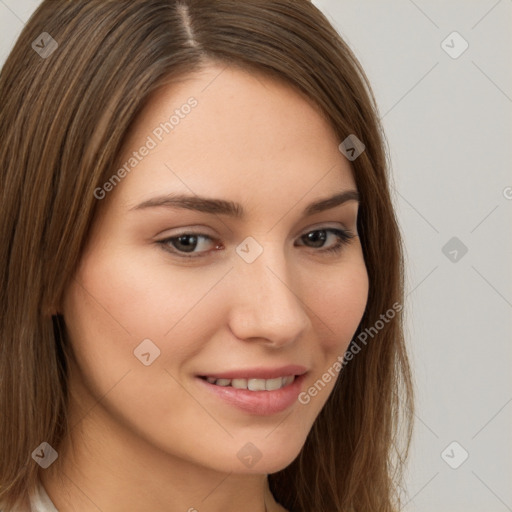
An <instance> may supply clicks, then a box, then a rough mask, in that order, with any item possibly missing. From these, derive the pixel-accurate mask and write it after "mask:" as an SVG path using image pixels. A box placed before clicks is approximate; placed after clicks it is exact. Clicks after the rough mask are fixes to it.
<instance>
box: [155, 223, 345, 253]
mask: <svg viewBox="0 0 512 512" xmlns="http://www.w3.org/2000/svg"><path fill="white" fill-rule="evenodd" d="M320 231H325V232H328V233H333V234H334V235H336V236H337V237H338V241H337V243H336V244H335V245H333V246H332V247H329V248H328V249H319V250H317V251H315V252H320V253H327V254H337V253H339V252H340V251H341V250H342V249H343V247H344V246H345V245H347V244H348V243H349V242H350V240H351V239H352V238H355V235H354V234H353V233H352V232H351V231H349V230H346V229H338V228H321V229H314V230H312V231H308V232H307V233H304V235H302V236H301V237H300V238H302V237H304V236H306V235H309V234H310V233H317V232H320ZM183 236H195V237H198V238H201V237H202V238H207V239H210V240H212V241H214V239H213V238H212V237H210V236H208V235H205V234H203V233H195V232H193V231H187V232H183V233H180V234H178V235H176V236H173V237H169V238H165V239H163V240H159V241H157V243H158V244H159V245H161V246H162V248H163V249H164V250H165V251H167V252H170V253H171V254H174V255H176V256H178V257H180V258H184V259H193V258H202V257H204V254H205V253H198V254H197V253H196V254H195V255H194V256H191V255H189V254H187V253H185V252H181V251H179V250H177V249H175V248H174V249H171V247H170V245H169V244H170V243H171V242H172V241H174V240H178V239H179V238H181V237H183ZM311 249H315V248H314V247H311ZM208 252H209V251H208Z"/></svg>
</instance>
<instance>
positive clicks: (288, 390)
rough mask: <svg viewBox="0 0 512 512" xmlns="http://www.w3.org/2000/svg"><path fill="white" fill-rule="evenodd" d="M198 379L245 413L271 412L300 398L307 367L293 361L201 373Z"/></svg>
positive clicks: (211, 393)
mask: <svg viewBox="0 0 512 512" xmlns="http://www.w3.org/2000/svg"><path fill="white" fill-rule="evenodd" d="M196 377H197V378H196V382H198V383H199V384H200V385H201V389H202V390H203V391H206V393H208V395H209V396H210V397H214V400H220V402H222V403H223V404H227V405H229V406H232V407H235V408H236V409H238V410H241V411H243V412H245V413H250V414H253V415H259V416H268V415H272V414H276V413H279V412H283V411H285V410H286V409H289V408H290V407H291V406H292V405H293V404H294V403H295V402H297V401H298V396H299V393H300V391H301V388H302V386H303V382H304V380H305V378H306V368H305V367H302V366H296V365H289V366H286V367H282V368H278V369H273V370H265V369H261V368H260V369H252V370H245V371H244V370H240V371H233V372H224V373H222V374H211V375H197V376H196Z"/></svg>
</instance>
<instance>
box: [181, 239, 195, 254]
mask: <svg viewBox="0 0 512 512" xmlns="http://www.w3.org/2000/svg"><path fill="white" fill-rule="evenodd" d="M184 240H185V242H183V241H184ZM186 240H189V241H190V240H192V242H190V243H186ZM178 243H179V244H180V245H182V246H183V247H184V252H187V251H188V252H193V251H194V248H195V245H196V244H197V236H195V235H183V236H180V237H178Z"/></svg>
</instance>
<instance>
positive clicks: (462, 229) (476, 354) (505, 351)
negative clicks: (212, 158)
mask: <svg viewBox="0 0 512 512" xmlns="http://www.w3.org/2000/svg"><path fill="white" fill-rule="evenodd" d="M314 3H315V4H316V5H317V6H318V7H319V8H320V9H322V10H323V12H324V13H326V15H327V16H328V18H329V19H330V20H331V21H332V23H333V24H334V25H335V26H336V28H337V29H338V30H339V32H340V33H341V35H342V36H343V37H344V38H345V40H346V41H347V43H348V44H349V46H350V47H351V48H352V49H353V51H354V52H355V54H356V56H357V57H358V58H359V59H360V61H361V63H362V65H363V67H364V68H365V71H366V73H367V75H368V77H369V79H370V82H371V84H372V86H373V89H374V92H375V95H376V98H377V102H378V104H379V108H380V115H381V118H382V119H383V123H384V129H385V131H386V135H387V138H388V141H389V146H390V151H391V158H392V164H393V168H392V172H393V176H394V185H393V188H394V197H395V203H396V208H397V211H398V214H399V219H400V224H401V227H402V231H403V234H404V238H405V245H406V250H407V264H408V270H407V283H408V284H407V294H408V295H407V304H406V312H407V322H408V343H409V347H410V351H411V356H412V363H413V368H414V374H415V384H416V389H417V395H418V401H417V414H416V430H415V436H414V440H413V445H412V456H411V459H410V463H409V466H408V471H407V490H408V497H407V499H406V501H408V502H407V504H406V505H405V507H404V509H403V510H404V511H407V512H410V511H417V512H430V511H433V510H436V511H440V512H442V511H451V512H477V511H478V512H481V511H486V512H502V511H503V512H504V511H506V510H509V511H512V486H511V482H512V435H511V433H512V429H511V426H512V385H511V380H512V379H511V372H510V368H511V362H512V358H511V353H512V348H511V346H512V344H511V334H510V332H511V327H512V325H511V324H512V322H511V319H512V315H511V313H512V222H511V221H512V172H511V162H512V149H511V148H512V138H511V131H512V130H511V127H512V116H511V112H512V60H511V53H512V30H511V29H512V23H511V22H512V1H511V0H499V1H496V0H473V1H469V0H458V1H449V2H447V1H442V0H436V1H434V0H415V1H413V0H393V1H387V2H383V1H378V0H363V1H361V0H314ZM38 4H39V1H36V0H0V63H3V61H4V60H5V58H6V56H7V54H8V52H9V50H10V48H11V47H12V45H13V44H14V41H15V39H16V37H17V35H18V33H19V31H20V30H21V28H22V27H23V24H24V23H25V22H26V20H27V19H28V17H29V16H30V14H31V13H32V11H33V10H34V9H35V7H36V6H37V5H38ZM454 31H456V32H458V33H459V34H460V37H461V38H462V39H461V38H460V37H459V36H453V35H452V36H450V37H448V36H449V35H450V34H452V32H454ZM445 40H446V41H445ZM464 40H465V41H466V42H467V44H468V45H469V46H468V48H467V50H466V51H464V52H463V53H462V54H460V55H457V54H458V53H459V52H460V50H461V49H463V47H464ZM443 41H445V43H443ZM447 51H448V52H451V53H452V55H453V56H456V58H453V57H452V56H450V55H449V54H448V53H447ZM508 187H509V188H508ZM453 237H456V240H455V241H452V242H451V245H448V246H447V247H446V248H445V249H444V251H443V248H444V247H445V244H447V243H448V242H449V240H450V239H452V238H453ZM462 244H463V245H462ZM464 246H465V247H466V248H467V253H465V254H464ZM454 441H455V442H456V443H457V444H455V445H453V444H451V443H453V442H454ZM445 449H446V450H445ZM466 452H467V454H468V458H467V459H466V460H465V461H464V462H462V461H463V459H464V457H465V455H466Z"/></svg>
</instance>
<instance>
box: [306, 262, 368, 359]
mask: <svg viewBox="0 0 512 512" xmlns="http://www.w3.org/2000/svg"><path fill="white" fill-rule="evenodd" d="M368 287H369V283H368V273H367V271H366V266H365V264H364V260H363V258H362V256H361V257H355V258H352V259H350V260H348V261H347V262H346V264H344V265H342V266H341V268H337V269H330V270H329V272H326V273H324V274H322V273H318V275H317V286H316V287H315V288H314V290H315V291H313V288H312V291H311V293H309V295H308V296H309V301H310V304H311V308H312V309H313V310H314V312H315V314H316V315H315V316H316V317H317V321H318V325H319V326H323V329H322V332H323V333H324V336H322V337H321V339H320V343H321V344H322V349H323V350H324V352H325V353H327V354H328V355H330V356H335V357H337V356H338V355H342V354H343V353H344V352H345V350H346V348H347V347H348V344H349V343H350V340H351V339H352V337H353V335H354V334H355V332H356V330H357V327H358V325H359V322H360V321H361V318H362V316H363V314H364V311H365V308H366V304H367V300H368ZM319 329H320V327H319Z"/></svg>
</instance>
